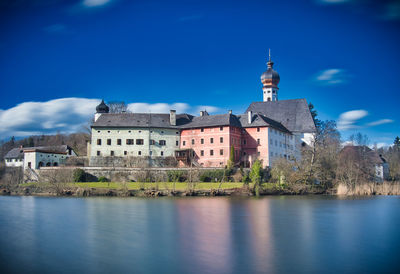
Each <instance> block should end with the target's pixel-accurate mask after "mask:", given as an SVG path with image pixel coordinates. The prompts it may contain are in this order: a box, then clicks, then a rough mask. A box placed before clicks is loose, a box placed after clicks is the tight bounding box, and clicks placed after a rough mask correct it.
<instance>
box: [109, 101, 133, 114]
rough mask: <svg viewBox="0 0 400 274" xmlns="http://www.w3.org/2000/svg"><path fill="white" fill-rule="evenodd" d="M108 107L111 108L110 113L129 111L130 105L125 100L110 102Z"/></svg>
mask: <svg viewBox="0 0 400 274" xmlns="http://www.w3.org/2000/svg"><path fill="white" fill-rule="evenodd" d="M108 107H109V108H110V113H123V112H128V105H127V104H125V102H118V101H115V102H109V103H108Z"/></svg>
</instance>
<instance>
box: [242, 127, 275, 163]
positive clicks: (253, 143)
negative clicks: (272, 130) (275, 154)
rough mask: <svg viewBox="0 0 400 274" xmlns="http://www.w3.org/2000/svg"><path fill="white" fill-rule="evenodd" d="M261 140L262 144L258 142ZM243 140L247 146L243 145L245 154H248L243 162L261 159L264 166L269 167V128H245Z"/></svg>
mask: <svg viewBox="0 0 400 274" xmlns="http://www.w3.org/2000/svg"><path fill="white" fill-rule="evenodd" d="M258 139H260V144H258V142H257V140H258ZM243 140H246V144H244V142H243V145H242V149H243V152H244V153H246V155H244V157H242V159H243V161H250V159H251V161H254V160H255V159H256V158H258V159H260V160H261V161H262V163H263V166H267V165H269V162H268V160H269V157H268V154H269V151H268V140H269V139H268V127H258V128H257V127H252V128H245V129H244V132H243Z"/></svg>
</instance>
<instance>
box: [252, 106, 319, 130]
mask: <svg viewBox="0 0 400 274" xmlns="http://www.w3.org/2000/svg"><path fill="white" fill-rule="evenodd" d="M250 110H251V111H253V113H260V114H262V115H263V116H264V117H268V118H269V119H272V120H275V121H277V122H279V123H281V124H282V125H283V126H284V127H285V128H287V129H288V130H289V131H291V132H302V133H310V132H315V131H316V128H315V124H314V120H313V118H312V116H311V113H310V110H309V108H308V104H307V101H306V100H305V99H293V100H282V101H271V102H253V103H251V104H250V106H249V107H248V108H247V110H246V113H247V112H248V111H250Z"/></svg>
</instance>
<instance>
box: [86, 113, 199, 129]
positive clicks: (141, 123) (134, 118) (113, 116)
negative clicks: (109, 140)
mask: <svg viewBox="0 0 400 274" xmlns="http://www.w3.org/2000/svg"><path fill="white" fill-rule="evenodd" d="M192 117H193V116H191V115H188V114H178V115H176V126H172V125H171V124H170V122H169V114H166V113H165V114H164V113H103V114H101V115H100V117H99V118H98V119H97V121H96V122H94V123H93V125H92V127H155V128H177V127H178V126H179V125H181V124H184V123H187V122H189V121H190V119H191V118H192Z"/></svg>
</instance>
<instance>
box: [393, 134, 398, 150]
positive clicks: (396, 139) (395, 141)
mask: <svg viewBox="0 0 400 274" xmlns="http://www.w3.org/2000/svg"><path fill="white" fill-rule="evenodd" d="M393 144H394V147H395V148H400V138H399V136H397V137H396V138H394V142H393Z"/></svg>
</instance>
